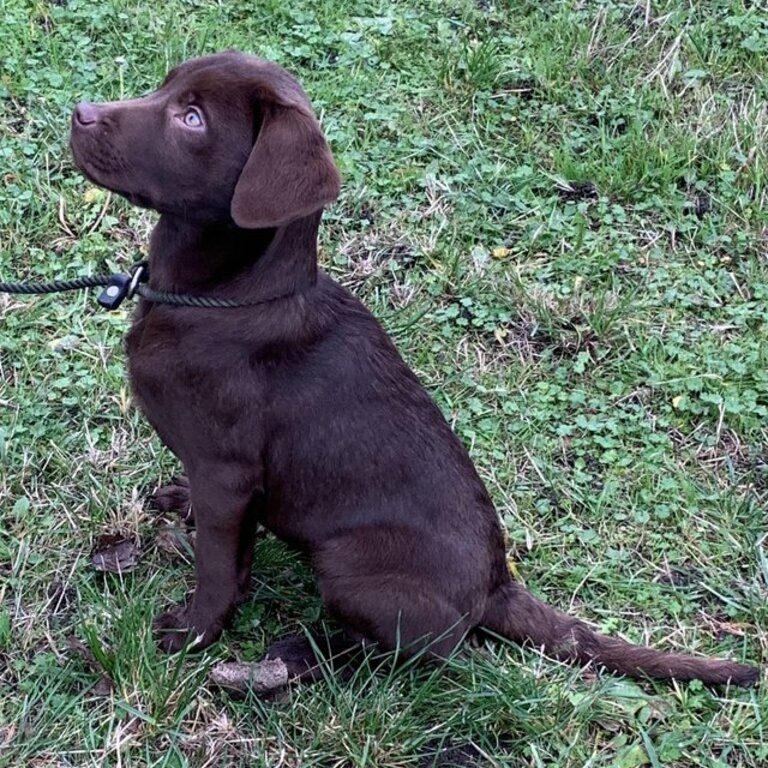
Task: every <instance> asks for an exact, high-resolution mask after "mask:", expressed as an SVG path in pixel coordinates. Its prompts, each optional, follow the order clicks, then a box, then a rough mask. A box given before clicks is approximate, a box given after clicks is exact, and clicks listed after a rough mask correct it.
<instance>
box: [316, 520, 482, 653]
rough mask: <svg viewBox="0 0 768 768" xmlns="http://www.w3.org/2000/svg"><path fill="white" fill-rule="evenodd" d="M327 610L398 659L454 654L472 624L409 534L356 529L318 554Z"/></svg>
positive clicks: (320, 577)
mask: <svg viewBox="0 0 768 768" xmlns="http://www.w3.org/2000/svg"><path fill="white" fill-rule="evenodd" d="M313 560H314V564H315V567H316V570H317V574H318V585H319V587H320V592H321V594H322V596H323V599H324V601H325V603H326V605H327V607H328V610H329V611H330V612H331V614H333V616H334V617H335V618H336V619H337V620H339V621H340V622H341V623H342V625H343V626H344V627H345V628H346V629H347V630H348V631H349V632H350V633H351V634H353V635H355V636H357V637H359V638H361V639H363V640H364V641H366V642H370V643H375V644H376V645H377V647H378V648H379V649H381V650H382V651H397V652H398V657H399V658H400V659H407V658H410V657H411V656H414V655H416V654H419V653H426V654H427V655H428V656H431V657H433V658H439V659H445V658H447V657H449V656H450V655H451V654H452V653H453V651H454V650H455V649H456V648H457V646H458V645H459V644H460V643H461V641H462V640H463V639H464V636H465V635H466V633H467V632H468V631H469V630H470V629H471V628H472V626H474V623H475V617H473V616H470V615H468V612H462V610H461V608H460V606H457V605H456V604H455V601H454V600H453V599H451V596H450V595H449V594H447V593H446V591H445V590H443V589H442V587H443V585H444V583H445V582H444V580H440V579H436V578H435V576H436V574H438V573H439V572H440V571H439V570H438V568H437V566H438V563H437V562H435V561H432V562H430V559H429V558H428V557H427V556H426V555H425V553H424V551H423V549H422V548H420V547H419V545H418V541H414V536H413V534H412V533H407V532H406V533H403V532H399V531H396V530H394V531H393V530H392V529H388V528H386V527H371V528H365V529H357V530H355V531H352V532H350V533H346V534H344V535H342V536H339V537H336V538H334V539H332V540H330V541H328V542H326V543H324V544H322V545H320V547H319V548H318V549H317V550H316V551H315V552H314V553H313Z"/></svg>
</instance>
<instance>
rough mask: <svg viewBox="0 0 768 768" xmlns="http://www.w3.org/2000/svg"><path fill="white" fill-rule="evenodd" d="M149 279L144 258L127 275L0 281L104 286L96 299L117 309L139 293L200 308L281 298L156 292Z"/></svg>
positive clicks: (19, 287) (43, 287) (33, 289)
mask: <svg viewBox="0 0 768 768" xmlns="http://www.w3.org/2000/svg"><path fill="white" fill-rule="evenodd" d="M147 280H149V265H148V264H147V262H145V261H141V262H139V263H138V264H134V265H133V266H132V267H131V268H130V270H129V271H128V272H127V273H126V274H116V275H93V276H91V277H77V278H75V279H74V280H54V281H53V282H50V283H0V293H27V294H36V295H39V294H44V293H59V292H61V291H76V290H79V289H82V288H96V287H100V286H103V287H104V290H103V291H102V292H101V293H100V294H99V297H98V302H99V304H100V305H101V306H102V307H104V309H117V308H118V307H119V306H120V305H121V304H122V303H123V302H124V301H125V300H126V299H132V298H133V297H134V296H137V295H138V296H141V298H142V299H146V300H147V301H151V302H153V303H155V304H170V305H171V306H174V307H202V308H204V309H233V308H236V307H251V306H254V305H256V304H265V303H266V302H268V301H274V300H275V299H280V298H283V296H286V295H288V294H283V295H281V296H271V297H269V298H267V299H261V300H259V301H232V300H230V299H217V298H214V297H213V296H190V295H189V294H186V293H169V292H168V291H156V290H154V289H153V288H150V287H149V286H148V285H147V284H146V283H147Z"/></svg>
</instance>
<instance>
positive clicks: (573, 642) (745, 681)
mask: <svg viewBox="0 0 768 768" xmlns="http://www.w3.org/2000/svg"><path fill="white" fill-rule="evenodd" d="M481 625H482V626H484V627H486V628H487V629H489V630H491V631H492V632H495V633H496V634H498V635H501V636H502V637H506V638H509V639H510V640H515V641H516V642H519V643H524V642H529V643H530V644H531V645H534V646H536V647H537V648H543V649H544V651H545V652H546V653H547V654H548V655H550V656H553V657H555V658H557V659H562V660H563V661H575V662H578V663H579V664H583V665H586V664H594V665H597V666H602V667H605V668H606V669H608V670H610V671H611V672H617V673H619V674H621V675H627V676H629V677H634V678H638V679H642V678H649V677H652V678H656V679H659V680H670V679H672V678H674V679H675V680H701V681H703V682H705V683H709V684H719V683H722V684H724V683H729V682H730V683H731V684H733V685H741V686H749V685H754V684H756V683H757V681H758V678H759V676H760V670H759V669H756V668H755V667H748V666H745V665H743V664H736V663H735V662H732V661H725V660H721V659H708V658H698V657H695V656H684V655H682V654H678V653H664V652H663V651H656V650H654V649H653V648H647V647H644V646H639V645H632V644H631V643H627V642H625V641H624V640H620V639H619V638H617V637H607V636H605V635H601V634H598V633H597V632H594V631H593V630H591V629H590V628H589V627H588V626H587V625H586V624H584V623H583V622H581V621H578V619H573V618H571V617H570V616H566V615H565V614H564V613H560V611H556V610H555V609H554V608H551V607H550V606H548V605H546V604H545V603H542V602H541V600H537V599H536V598H535V597H534V596H533V595H532V594H531V593H530V592H528V591H527V590H526V589H525V588H524V587H522V586H520V585H519V584H515V583H514V582H511V583H508V584H505V585H504V586H502V587H500V588H499V589H498V590H497V591H496V592H494V593H493V595H491V597H490V600H489V604H488V608H487V610H486V613H485V616H483V619H482V622H481Z"/></svg>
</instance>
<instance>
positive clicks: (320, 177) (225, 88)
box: [70, 52, 340, 229]
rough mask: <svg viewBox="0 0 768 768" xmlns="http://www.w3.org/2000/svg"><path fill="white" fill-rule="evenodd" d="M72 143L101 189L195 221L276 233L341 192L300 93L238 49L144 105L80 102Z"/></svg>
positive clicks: (189, 69) (171, 83)
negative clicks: (272, 229) (271, 229)
mask: <svg viewBox="0 0 768 768" xmlns="http://www.w3.org/2000/svg"><path fill="white" fill-rule="evenodd" d="M70 145H71V148H72V154H73V156H74V158H75V162H76V163H77V165H78V167H79V168H80V170H82V171H83V173H84V174H85V175H86V176H87V177H88V178H89V179H91V180H92V181H93V182H94V183H96V184H98V185H100V186H103V187H106V188H107V189H111V190H113V191H115V192H118V193H119V194H121V195H123V196H125V197H126V198H128V200H130V201H131V202H132V203H134V204H136V205H141V206H144V207H147V208H153V209H155V210H157V211H159V212H160V213H165V214H170V215H176V216H183V217H185V218H187V219H190V220H194V221H200V222H210V221H226V220H234V222H235V224H237V225H238V226H240V227H244V228H248V229H259V228H265V227H277V226H281V225H283V224H286V223H288V222H290V221H293V220H294V219H298V218H301V217H303V216H306V215H308V214H310V213H312V212H314V211H317V210H319V209H320V208H322V207H323V206H324V205H326V204H327V203H329V202H331V201H332V200H334V199H335V198H336V196H337V195H338V192H339V184H340V180H339V174H338V171H337V170H336V166H335V164H334V162H333V157H332V155H331V152H330V150H329V148H328V145H327V144H326V141H325V139H324V138H323V135H322V133H321V131H320V127H319V125H318V123H317V120H316V119H315V116H314V114H313V112H312V108H311V106H310V103H309V100H308V99H307V96H306V94H305V93H304V91H303V90H302V89H301V86H300V85H299V84H298V83H297V82H296V80H294V78H293V77H291V75H289V74H288V73H287V72H286V71H285V70H284V69H282V68H281V67H279V66H277V65H276V64H272V63H270V62H267V61H262V60H261V59H257V58H255V57H253V56H247V55H245V54H241V53H236V52H227V53H220V54H216V55H213V56H206V57H203V58H199V59H192V60H191V61H188V62H186V63H184V64H182V65H180V66H178V67H176V68H175V69H173V70H172V71H171V72H170V73H169V75H168V76H167V77H166V79H165V81H164V82H163V84H162V85H161V86H160V88H159V89H158V90H157V91H155V92H154V93H151V94H149V95H148V96H145V97H144V98H140V99H133V100H130V101H116V102H107V103H101V104H89V103H86V102H83V103H81V104H79V105H78V106H77V108H76V109H75V112H74V114H73V115H72V134H71V137H70Z"/></svg>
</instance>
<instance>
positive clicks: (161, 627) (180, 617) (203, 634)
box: [152, 608, 221, 653]
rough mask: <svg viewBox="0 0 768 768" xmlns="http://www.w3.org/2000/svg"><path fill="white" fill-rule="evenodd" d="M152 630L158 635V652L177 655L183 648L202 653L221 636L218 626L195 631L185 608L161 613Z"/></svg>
mask: <svg viewBox="0 0 768 768" xmlns="http://www.w3.org/2000/svg"><path fill="white" fill-rule="evenodd" d="M152 628H153V629H154V631H155V633H156V634H157V635H158V645H159V646H160V650H161V651H165V653H177V652H178V651H180V650H182V648H185V647H186V649H187V651H202V650H203V648H207V647H208V646H209V645H210V644H211V643H213V642H214V641H215V640H217V639H218V637H219V635H221V627H220V626H218V625H210V626H208V627H207V628H205V629H201V630H198V629H196V627H195V625H194V623H193V622H191V621H190V619H189V616H188V612H187V609H185V608H177V609H176V610H173V611H167V612H166V613H161V614H160V615H159V616H158V617H157V618H156V619H155V621H154V623H153V625H152Z"/></svg>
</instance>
